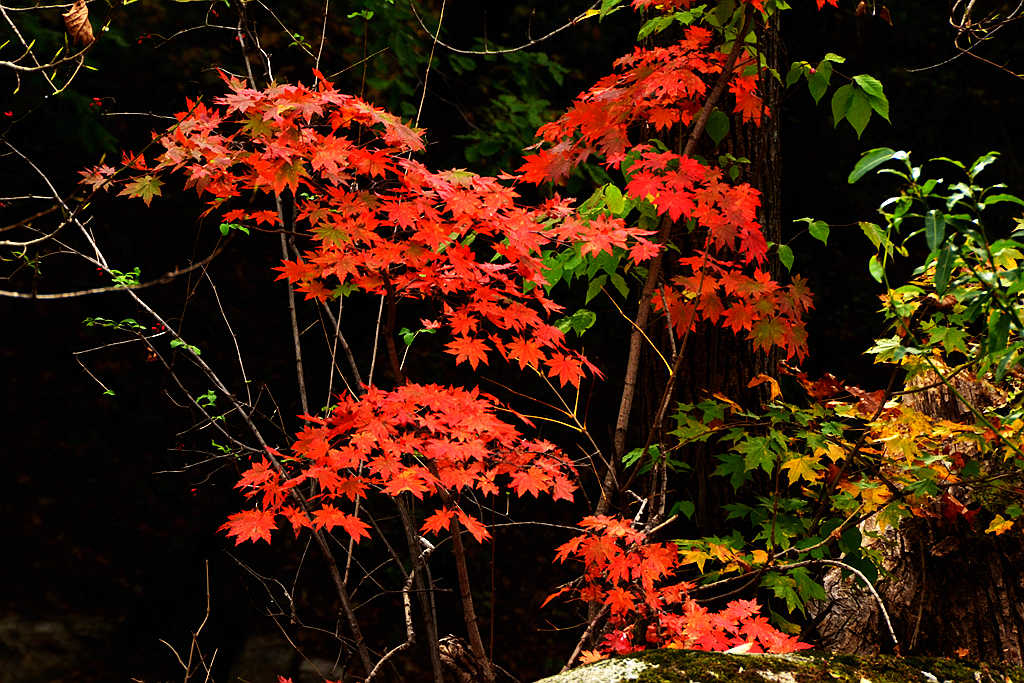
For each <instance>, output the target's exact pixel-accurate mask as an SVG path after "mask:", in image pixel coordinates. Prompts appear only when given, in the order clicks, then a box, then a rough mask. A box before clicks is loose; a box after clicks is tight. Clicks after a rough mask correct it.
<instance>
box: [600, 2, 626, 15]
mask: <svg viewBox="0 0 1024 683" xmlns="http://www.w3.org/2000/svg"><path fill="white" fill-rule="evenodd" d="M621 2H622V0H601V11H600V12H599V13H598V19H599V20H600V19H604V18H605V17H606V16H607V15H608V14H610V13H612V12H614V11H615V9H616V8H617V7H618V6H619V3H621Z"/></svg>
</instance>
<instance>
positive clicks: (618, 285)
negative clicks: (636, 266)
mask: <svg viewBox="0 0 1024 683" xmlns="http://www.w3.org/2000/svg"><path fill="white" fill-rule="evenodd" d="M609 279H610V280H611V281H612V286H613V287H615V290H616V291H617V292H618V293H619V294H621V295H622V297H623V298H627V297H628V296H629V285H627V284H626V281H625V280H624V279H623V278H622V276H621V275H619V274H618V273H612V274H611V275H610V276H609Z"/></svg>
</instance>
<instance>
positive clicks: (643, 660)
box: [539, 650, 1024, 683]
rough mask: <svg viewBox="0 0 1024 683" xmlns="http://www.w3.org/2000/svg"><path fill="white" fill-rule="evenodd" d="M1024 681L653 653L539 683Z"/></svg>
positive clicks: (940, 666) (890, 667)
mask: <svg viewBox="0 0 1024 683" xmlns="http://www.w3.org/2000/svg"><path fill="white" fill-rule="evenodd" d="M632 681H636V682H637V683H714V682H716V681H722V682H723V683H724V682H729V683H734V682H735V683H819V682H827V683H910V682H913V683H916V682H920V683H946V682H947V681H949V682H950V683H960V682H961V681H965V682H970V683H1024V669H1020V668H1017V667H1012V666H1005V665H998V664H975V663H973V662H966V661H962V660H955V659H940V658H937V657H891V656H886V655H871V656H851V655H833V654H826V653H816V652H809V653H802V654H799V655H795V654H790V655H727V654H721V653H717V652H697V651H694V650H648V651H647V652H640V653H637V654H634V655H627V656H624V657H614V658H612V659H606V660H604V661H601V662H597V663H595V664H590V665H588V666H582V667H579V668H577V669H573V670H572V671H567V672H566V673H563V674H558V675H557V676H551V677H549V678H545V679H543V681H541V682H539V683H625V682H632Z"/></svg>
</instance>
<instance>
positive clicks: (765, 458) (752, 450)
mask: <svg viewBox="0 0 1024 683" xmlns="http://www.w3.org/2000/svg"><path fill="white" fill-rule="evenodd" d="M736 450H737V451H739V452H740V453H743V455H744V458H743V467H744V469H745V470H747V471H748V472H749V471H750V470H753V469H757V468H758V467H760V468H761V469H762V470H764V471H765V473H766V474H771V473H772V470H774V469H775V454H774V453H772V451H771V449H770V448H769V447H768V439H766V438H765V437H763V436H753V437H750V438H748V439H746V440H745V441H743V442H741V443H739V444H737V445H736Z"/></svg>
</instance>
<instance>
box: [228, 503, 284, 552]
mask: <svg viewBox="0 0 1024 683" xmlns="http://www.w3.org/2000/svg"><path fill="white" fill-rule="evenodd" d="M274 516H275V515H274V513H273V512H272V511H270V510H243V511H242V512H236V513H235V514H233V515H231V516H229V517H228V521H227V522H226V523H225V524H223V525H222V526H221V527H220V531H227V533H228V536H234V537H235V545H240V544H241V543H242V541H253V542H256V541H258V540H261V539H262V540H264V541H266V542H267V543H270V532H271V531H274V530H275V529H277V525H276V524H275V523H274Z"/></svg>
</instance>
